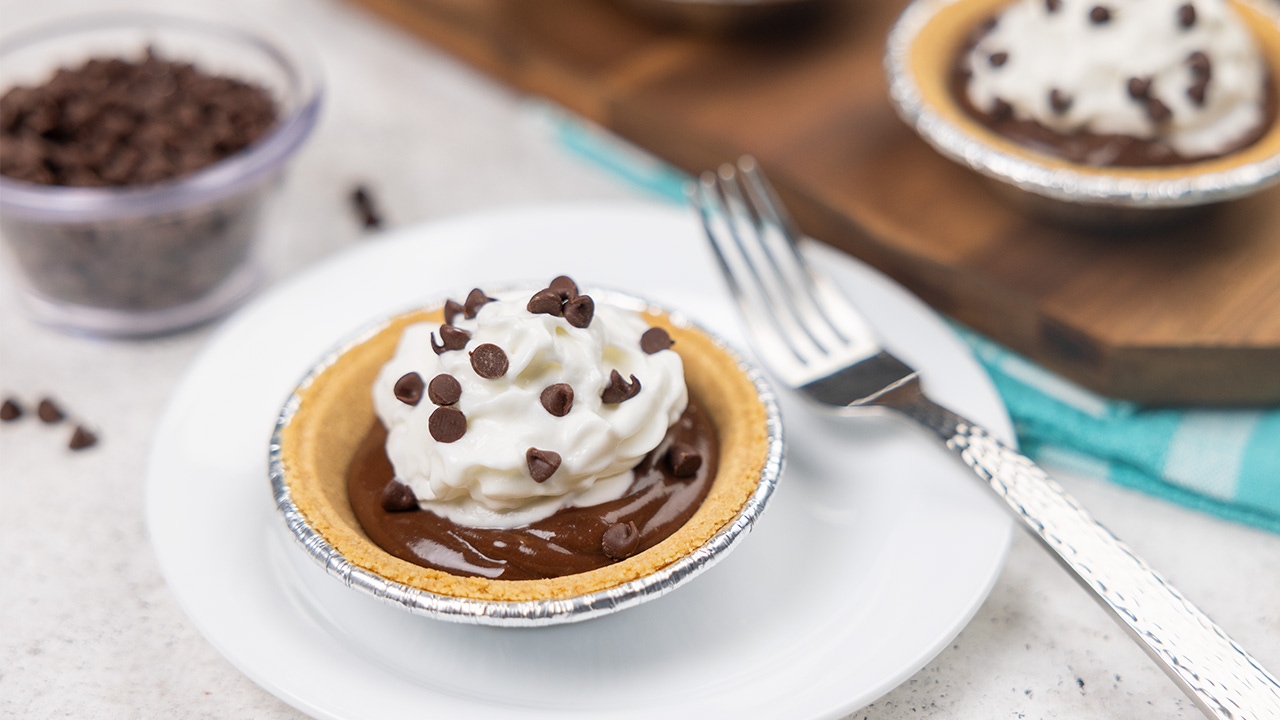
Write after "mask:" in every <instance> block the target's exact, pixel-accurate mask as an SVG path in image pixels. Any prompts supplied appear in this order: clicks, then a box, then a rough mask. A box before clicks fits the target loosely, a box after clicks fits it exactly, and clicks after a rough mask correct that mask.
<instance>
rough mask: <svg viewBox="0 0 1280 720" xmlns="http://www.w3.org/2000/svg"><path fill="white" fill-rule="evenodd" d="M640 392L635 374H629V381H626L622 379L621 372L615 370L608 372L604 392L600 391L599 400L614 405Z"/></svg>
mask: <svg viewBox="0 0 1280 720" xmlns="http://www.w3.org/2000/svg"><path fill="white" fill-rule="evenodd" d="M639 393H640V381H639V380H637V379H636V376H635V375H632V376H631V382H630V383H628V382H627V381H626V380H623V379H622V374H621V373H619V372H618V371H617V370H613V371H611V372H610V373H609V384H608V385H606V386H605V388H604V392H601V393H600V400H601V402H604V403H608V404H610V405H614V404H617V403H620V402H625V401H627V400H630V399H631V398H633V397H635V396H636V395H638V394H639Z"/></svg>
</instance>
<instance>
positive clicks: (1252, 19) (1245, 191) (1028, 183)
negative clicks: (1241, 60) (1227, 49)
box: [884, 0, 1280, 221]
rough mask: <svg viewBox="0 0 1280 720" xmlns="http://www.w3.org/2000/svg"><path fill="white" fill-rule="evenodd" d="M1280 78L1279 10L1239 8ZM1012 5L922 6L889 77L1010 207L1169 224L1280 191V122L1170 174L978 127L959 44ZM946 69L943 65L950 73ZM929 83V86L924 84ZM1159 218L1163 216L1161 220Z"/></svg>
mask: <svg viewBox="0 0 1280 720" xmlns="http://www.w3.org/2000/svg"><path fill="white" fill-rule="evenodd" d="M1231 2H1232V4H1233V6H1234V7H1235V8H1236V9H1237V11H1238V12H1240V14H1241V15H1242V19H1243V20H1244V21H1245V22H1246V25H1248V27H1249V28H1250V29H1251V30H1252V31H1253V32H1254V35H1255V36H1256V39H1257V40H1258V45H1259V48H1260V51H1261V52H1262V54H1263V56H1264V57H1265V58H1266V61H1267V62H1268V64H1269V65H1270V68H1271V74H1270V80H1269V82H1271V83H1272V84H1273V92H1276V91H1277V88H1276V87H1275V83H1276V82H1277V80H1278V78H1280V8H1278V7H1277V6H1275V5H1274V4H1268V3H1267V2H1265V0H1231ZM1007 4H1008V2H1007V0H915V2H913V3H912V4H911V5H910V6H908V7H907V9H906V10H905V11H904V12H903V14H902V16H901V17H900V18H899V19H898V21H897V23H896V24H895V25H894V27H893V29H892V31H891V32H890V34H889V38H888V44H887V49H886V51H885V60H884V62H885V71H886V73H887V75H888V81H889V94H890V98H891V100H892V102H893V105H894V108H895V110H896V111H897V113H898V115H899V117H901V118H902V120H903V121H904V122H906V123H907V124H908V125H910V126H911V127H912V128H913V129H914V130H915V131H916V132H917V133H919V135H920V136H921V137H922V138H924V140H925V141H927V142H928V143H929V144H930V145H932V146H933V147H934V149H936V150H937V151H938V152H940V153H941V154H943V155H944V156H946V157H947V158H949V159H951V160H953V161H955V162H957V163H960V164H961V165H964V166H966V167H968V168H970V169H971V170H974V171H976V172H978V173H981V174H982V175H985V176H986V177H988V178H991V179H993V180H995V181H998V183H999V184H1001V185H1002V186H1003V187H1004V188H1005V189H1006V190H1008V191H1009V192H1004V193H1002V194H1003V195H1004V197H1005V198H1006V199H1011V200H1013V201H1014V202H1015V203H1018V204H1021V205H1023V206H1024V207H1026V208H1028V209H1031V210H1034V211H1038V212H1042V213H1048V214H1050V215H1058V216H1060V217H1064V218H1071V219H1080V220H1086V221H1088V220H1109V219H1117V218H1119V219H1130V220H1132V219H1136V218H1139V217H1140V216H1141V215H1143V214H1147V215H1159V216H1162V217H1169V216H1170V215H1171V214H1175V211H1178V210H1184V211H1185V210H1187V209H1190V208H1194V207H1198V206H1204V205H1209V204H1212V203H1217V202H1222V201H1225V200H1231V199H1235V198H1239V197H1243V196H1246V195H1249V194H1252V193H1255V192H1257V191H1259V190H1262V189H1264V188H1266V187H1268V186H1269V185H1272V184H1274V183H1276V182H1278V181H1280V119H1276V120H1274V121H1273V123H1272V124H1273V126H1272V128H1271V129H1270V130H1268V132H1267V133H1266V134H1265V135H1264V136H1263V137H1262V138H1261V139H1259V140H1258V141H1257V142H1256V143H1254V144H1253V145H1251V146H1249V147H1247V148H1244V149H1241V150H1239V151H1236V152H1233V153H1230V154H1228V155H1226V156H1223V157H1222V158H1217V159H1213V160H1208V161H1203V162H1198V163H1188V164H1186V165H1175V166H1167V167H1162V168H1128V167H1125V168H1111V167H1091V166H1085V165H1077V164H1073V163H1069V162H1067V161H1065V160H1059V159H1055V158H1051V157H1049V156H1044V155H1039V154H1037V153H1034V152H1032V151H1030V150H1023V149H1021V148H1020V147H1019V146H1017V145H1016V144H1015V143H1014V142H1013V141H1010V140H1008V139H1006V138H1004V137H1003V136H1000V135H998V134H996V133H995V132H994V131H992V130H989V129H988V128H986V127H985V126H983V125H982V124H981V123H979V122H978V121H977V120H974V119H973V118H970V117H969V116H968V115H967V113H965V111H964V110H963V109H962V108H960V106H959V103H957V102H956V101H955V100H954V98H952V97H951V93H950V91H949V87H948V85H949V83H948V82H947V79H946V77H935V76H934V74H936V73H939V72H943V71H944V68H945V72H947V73H949V72H950V63H951V62H952V60H953V58H954V56H955V53H956V52H958V50H959V47H960V43H961V42H963V40H964V38H965V37H966V36H967V34H968V33H969V32H971V31H972V29H973V28H974V27H976V26H977V24H978V23H979V22H980V21H981V20H983V19H985V18H986V17H989V16H991V15H992V14H995V13H996V12H998V11H999V10H1000V9H1001V8H1002V7H1004V6H1006V5H1007ZM944 62H945V65H944V64H943V63H944ZM925 74H929V75H930V76H929V77H924V75H925ZM1151 211H1161V212H1159V213H1153V212H1151Z"/></svg>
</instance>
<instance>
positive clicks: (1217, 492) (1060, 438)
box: [539, 107, 1280, 533]
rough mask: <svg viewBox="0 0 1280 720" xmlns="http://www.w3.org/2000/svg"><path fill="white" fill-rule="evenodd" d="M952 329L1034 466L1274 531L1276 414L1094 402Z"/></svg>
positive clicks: (1279, 431)
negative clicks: (1066, 471)
mask: <svg viewBox="0 0 1280 720" xmlns="http://www.w3.org/2000/svg"><path fill="white" fill-rule="evenodd" d="M539 113H541V114H542V115H543V116H544V117H549V118H550V119H551V122H550V125H549V127H550V128H552V132H553V134H554V137H555V139H556V141H557V142H558V143H559V144H560V145H561V146H562V147H564V148H566V149H567V150H569V151H570V152H572V153H574V154H576V155H579V156H581V157H584V158H587V159H588V160H590V161H591V162H593V163H594V164H596V165H599V166H602V167H604V168H606V169H608V170H609V171H611V172H613V173H614V174H615V175H618V176H619V177H621V178H623V179H625V180H626V181H628V182H629V183H631V184H633V185H636V186H637V187H640V188H642V189H645V190H647V191H649V192H651V193H653V194H655V195H657V196H659V197H663V198H666V199H668V200H671V201H673V202H678V203H684V202H685V200H684V194H683V186H684V183H685V181H686V180H687V179H688V176H687V175H685V174H683V173H681V172H679V171H678V170H676V169H674V168H672V167H671V166H669V165H667V164H666V163H664V162H662V161H661V160H658V159H656V158H654V157H653V156H652V155H649V154H648V153H645V152H644V151H642V150H639V149H637V148H635V147H633V146H631V145H629V144H627V143H625V142H624V141H622V140H621V139H619V138H617V137H616V136H613V135H611V134H610V133H608V132H607V131H605V130H603V129H600V128H597V127H594V126H591V125H588V124H586V123H585V122H584V121H582V120H580V119H578V118H576V117H573V116H569V115H565V114H563V113H560V112H557V111H552V110H549V109H547V108H546V107H542V108H541V109H540V110H539ZM956 330H957V332H959V334H960V336H961V337H962V338H964V339H965V340H966V341H967V342H968V343H969V346H970V347H971V348H972V349H973V352H974V355H975V356H976V357H977V358H978V360H979V361H980V362H981V363H982V365H983V366H984V367H985V368H986V370H987V372H988V373H989V374H990V375H991V378H992V380H993V381H994V383H995V386H996V389H997V390H998V391H999V393H1000V396H1001V398H1002V399H1003V400H1004V402H1005V405H1006V406H1007V407H1008V409H1009V414H1010V415H1011V416H1012V417H1013V421H1014V426H1015V427H1016V429H1017V432H1018V440H1019V442H1020V443H1021V445H1022V448H1023V451H1024V452H1026V453H1027V454H1028V455H1030V456H1031V457H1032V458H1034V459H1036V460H1037V461H1040V462H1043V463H1045V464H1046V465H1050V466H1055V465H1056V466H1058V467H1064V468H1067V469H1069V470H1077V471H1079V472H1081V473H1083V474H1086V475H1090V476H1093V477H1101V478H1106V479H1108V480H1110V481H1112V482H1114V483H1117V484H1119V485H1123V486H1125V487H1130V488H1134V489H1137V490H1140V491H1142V492H1145V493H1148V494H1150V495H1154V496H1156V497H1160V498H1164V499H1165V500H1169V501H1172V502H1176V503H1178V504H1180V505H1185V506H1187V507H1190V508H1193V509H1196V510H1200V511H1203V512H1207V513H1210V514H1213V515H1217V516H1218V517H1221V518H1225V519H1227V520H1232V521H1235V522H1240V523H1246V524H1249V525H1253V526H1256V527H1260V528H1264V529H1266V530H1270V531H1271V532H1276V533H1280V408H1267V409H1256V410H1255V409H1224V410H1214V409H1199V408H1197V409H1185V410H1180V409H1169V408H1160V409H1154V408H1144V407H1141V406H1139V405H1136V404H1134V403H1130V402H1123V401H1117V400H1111V399H1108V398H1104V397H1102V396H1099V395H1097V394H1094V393H1092V392H1090V391H1088V390H1086V389H1084V388H1082V387H1080V386H1078V385H1076V384H1074V383H1072V382H1070V381H1068V380H1066V379H1064V378H1062V377H1060V376H1058V375H1055V374H1054V373H1052V372H1050V371H1048V370H1046V369H1044V368H1043V367H1040V366H1039V365H1037V364H1035V363H1034V362H1032V361H1030V360H1028V359H1027V358H1025V357H1022V356H1021V355H1018V354H1016V353H1014V352H1011V351H1010V350H1008V349H1006V348H1004V347H1002V346H1000V345H998V344H996V343H994V342H992V341H991V340H990V339H988V338H986V337H983V336H982V335H979V334H978V333H976V332H973V331H972V330H969V329H967V328H963V327H960V326H956ZM1277 372H1280V368H1278V369H1277Z"/></svg>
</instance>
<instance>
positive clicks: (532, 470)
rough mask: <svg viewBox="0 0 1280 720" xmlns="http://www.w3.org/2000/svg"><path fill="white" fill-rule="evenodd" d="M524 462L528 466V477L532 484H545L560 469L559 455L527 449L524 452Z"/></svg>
mask: <svg viewBox="0 0 1280 720" xmlns="http://www.w3.org/2000/svg"><path fill="white" fill-rule="evenodd" d="M524 461H525V463H526V464H527V465H528V466H529V476H530V477H532V478H533V481H534V482H546V480H547V478H549V477H551V476H552V475H555V474H556V470H557V469H559V467H560V453H558V452H552V451H550V450H539V449H538V448H529V449H528V450H525V451H524Z"/></svg>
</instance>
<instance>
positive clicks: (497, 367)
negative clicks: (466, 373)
mask: <svg viewBox="0 0 1280 720" xmlns="http://www.w3.org/2000/svg"><path fill="white" fill-rule="evenodd" d="M508 367H510V363H509V362H508V361H507V354H506V353H505V352H503V351H502V348H500V347H498V346H497V345H494V344H493V343H485V344H483V345H481V346H479V347H477V348H476V349H475V350H472V351H471V369H472V370H475V371H476V374H477V375H479V376H480V377H482V378H484V379H486V380H494V379H496V378H500V377H502V376H503V375H506V374H507V368H508Z"/></svg>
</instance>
